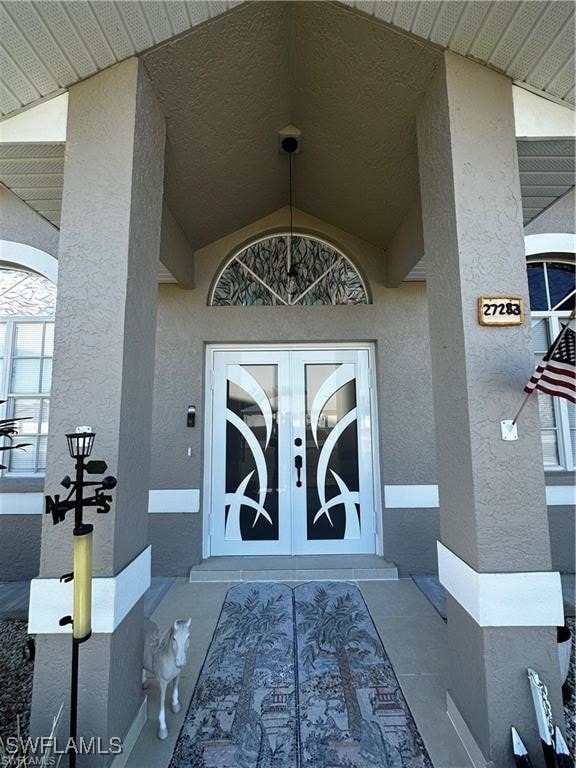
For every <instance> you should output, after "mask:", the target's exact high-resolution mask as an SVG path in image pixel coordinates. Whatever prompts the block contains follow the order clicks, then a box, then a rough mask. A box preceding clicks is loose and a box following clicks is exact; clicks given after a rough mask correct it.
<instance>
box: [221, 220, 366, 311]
mask: <svg viewBox="0 0 576 768" xmlns="http://www.w3.org/2000/svg"><path fill="white" fill-rule="evenodd" d="M290 241H291V242H290ZM367 303H368V298H367V294H366V289H365V287H364V283H363V282H362V278H361V277H360V275H359V274H358V272H357V271H356V269H355V268H354V267H353V266H352V264H351V262H350V261H349V260H348V259H347V258H346V256H344V255H343V254H342V253H340V252H339V251H337V250H335V249H334V248H333V247H332V246H330V245H328V244H327V243H324V242H322V241H321V240H316V239H314V238H311V237H305V236H303V235H295V236H294V237H292V238H290V236H289V235H278V236H275V237H270V238H267V239H265V240H260V241H258V242H257V243H253V244H252V245H249V246H248V247H247V248H245V249H244V250H243V251H241V252H240V253H239V254H237V255H236V256H235V257H234V258H233V259H232V260H231V261H230V262H229V263H228V264H227V266H226V267H225V268H224V270H223V271H222V273H221V274H220V277H219V278H218V280H217V281H216V285H215V287H214V290H213V291H212V296H211V300H210V304H211V305H212V306H293V305H300V306H302V305H305V306H320V305H335V304H367Z"/></svg>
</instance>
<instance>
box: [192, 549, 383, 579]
mask: <svg viewBox="0 0 576 768" xmlns="http://www.w3.org/2000/svg"><path fill="white" fill-rule="evenodd" d="M396 579H398V569H397V568H396V566H395V565H394V564H393V563H388V562H387V561H386V560H384V559H383V558H381V557H377V556H376V555H343V556H333V555H321V556H308V555H296V556H288V555H283V556H278V557H211V558H209V559H208V560H204V561H202V562H201V563H199V564H198V565H195V566H193V567H192V568H191V569H190V581H191V582H194V583H196V582H214V581H220V582H235V583H238V582H244V581H282V582H286V581H294V582H299V581H390V580H392V581H395V580H396Z"/></svg>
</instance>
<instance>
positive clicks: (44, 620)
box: [28, 546, 152, 635]
mask: <svg viewBox="0 0 576 768" xmlns="http://www.w3.org/2000/svg"><path fill="white" fill-rule="evenodd" d="M151 574H152V547H150V546H149V547H146V549H144V550H143V551H142V552H141V553H140V554H139V555H138V556H137V557H135V558H134V560H132V562H131V563H129V564H128V565H127V566H126V568H124V570H123V571H120V573H118V574H116V576H111V577H109V578H96V579H93V581H92V632H94V633H95V634H100V633H103V634H109V633H111V632H114V630H115V629H116V627H118V626H119V625H120V623H121V622H122V621H123V619H124V618H125V617H126V616H127V615H128V613H129V612H130V610H131V609H132V608H133V607H134V606H135V605H136V603H137V602H138V600H140V598H141V597H142V595H143V594H144V593H145V592H146V590H147V589H148V587H149V586H150V583H151V578H152V576H151ZM73 584H74V582H73V581H70V582H67V583H64V584H62V583H61V582H60V581H59V579H40V578H36V579H32V581H31V583H30V604H29V606H28V632H29V633H30V634H31V635H36V634H45V635H52V634H70V633H71V632H72V627H71V626H70V625H69V624H68V625H67V626H64V627H61V626H60V625H59V624H58V622H59V621H60V619H61V618H62V617H63V616H67V615H72V597H73Z"/></svg>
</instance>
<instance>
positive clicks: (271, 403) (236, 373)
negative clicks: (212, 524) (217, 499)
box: [225, 365, 279, 541]
mask: <svg viewBox="0 0 576 768" xmlns="http://www.w3.org/2000/svg"><path fill="white" fill-rule="evenodd" d="M277 418H278V367H277V366H276V365H242V366H241V365H229V366H228V382H227V398H226V468H225V472H226V512H225V514H226V522H225V530H226V539H227V540H228V541H277V540H278V535H279V519H278V430H277Z"/></svg>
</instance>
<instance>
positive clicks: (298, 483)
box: [294, 456, 302, 488]
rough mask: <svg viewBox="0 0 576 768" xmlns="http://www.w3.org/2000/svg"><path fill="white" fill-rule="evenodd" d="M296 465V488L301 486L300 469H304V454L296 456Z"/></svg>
mask: <svg viewBox="0 0 576 768" xmlns="http://www.w3.org/2000/svg"><path fill="white" fill-rule="evenodd" d="M294 466H295V467H296V488H301V487H302V480H300V471H301V469H302V456H294Z"/></svg>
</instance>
